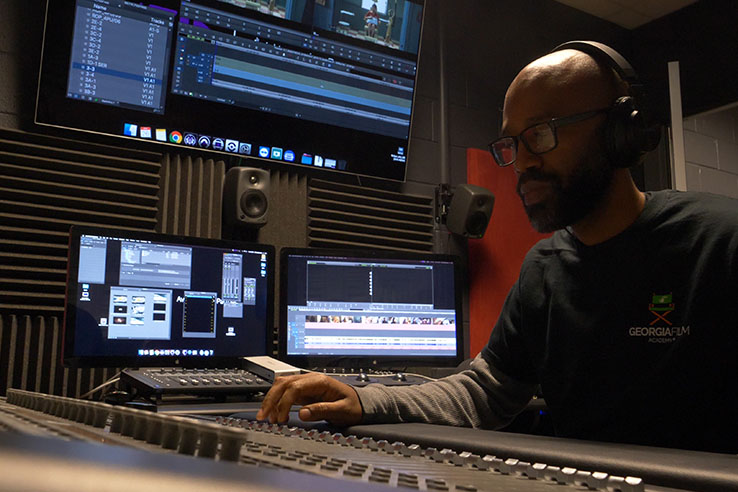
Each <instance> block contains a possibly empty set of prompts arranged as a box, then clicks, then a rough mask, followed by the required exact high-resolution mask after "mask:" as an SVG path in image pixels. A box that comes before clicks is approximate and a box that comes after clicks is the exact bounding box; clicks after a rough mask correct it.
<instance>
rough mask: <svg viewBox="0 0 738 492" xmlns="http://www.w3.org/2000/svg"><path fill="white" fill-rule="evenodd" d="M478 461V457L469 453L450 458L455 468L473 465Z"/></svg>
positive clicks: (463, 452)
mask: <svg viewBox="0 0 738 492" xmlns="http://www.w3.org/2000/svg"><path fill="white" fill-rule="evenodd" d="M478 459H479V455H477V454H472V453H471V452H470V451H462V452H461V453H459V454H457V455H456V456H452V457H451V463H453V464H454V465H456V466H464V465H471V464H474V463H475V462H476V461H477V460H478Z"/></svg>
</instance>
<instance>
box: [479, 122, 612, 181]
mask: <svg viewBox="0 0 738 492" xmlns="http://www.w3.org/2000/svg"><path fill="white" fill-rule="evenodd" d="M608 111H610V108H602V109H595V110H592V111H586V112H584V113H577V114H573V115H570V116H562V117H561V118H551V119H550V120H548V121H544V122H542V123H536V124H534V125H531V126H529V127H528V128H526V129H525V130H523V131H522V132H520V135H517V136H508V137H500V138H498V139H497V140H495V141H494V142H491V143H490V144H489V145H488V146H489V151H490V152H491V153H492V157H494V158H495V162H496V163H497V165H498V166H500V167H505V166H509V165H510V164H512V163H514V162H515V160H516V159H517V158H518V142H519V141H520V142H523V145H525V148H526V149H528V152H530V153H531V154H535V155H540V154H545V153H546V152H550V151H552V150H553V149H555V148H556V146H557V145H558V144H559V139H558V137H557V136H556V129H557V128H559V127H562V126H566V125H570V124H572V123H576V122H578V121H584V120H588V119H590V118H594V117H595V116H597V115H598V114H600V113H606V112H608Z"/></svg>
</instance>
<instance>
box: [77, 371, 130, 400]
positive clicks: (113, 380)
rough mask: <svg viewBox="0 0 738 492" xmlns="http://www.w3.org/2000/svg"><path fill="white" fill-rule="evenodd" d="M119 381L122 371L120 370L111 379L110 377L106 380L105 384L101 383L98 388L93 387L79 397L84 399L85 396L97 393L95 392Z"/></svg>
mask: <svg viewBox="0 0 738 492" xmlns="http://www.w3.org/2000/svg"><path fill="white" fill-rule="evenodd" d="M118 381H120V371H118V372H117V373H116V374H115V375H114V376H113V377H111V378H110V379H108V380H107V381H105V382H104V383H103V384H101V385H100V386H98V387H97V388H93V389H91V390H90V391H88V392H87V393H85V394H84V395H82V396H80V397H79V399H80V400H84V399H85V398H87V397H89V396H91V395H92V394H93V393H95V392H97V391H99V390H101V389H103V388H104V387H106V386H110V385H111V384H113V383H117V382H118Z"/></svg>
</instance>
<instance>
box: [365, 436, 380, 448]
mask: <svg viewBox="0 0 738 492" xmlns="http://www.w3.org/2000/svg"><path fill="white" fill-rule="evenodd" d="M361 445H362V446H363V447H365V448H369V449H371V450H375V449H377V441H375V440H374V439H373V438H371V437H362V438H361Z"/></svg>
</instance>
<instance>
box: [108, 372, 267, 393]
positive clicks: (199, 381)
mask: <svg viewBox="0 0 738 492" xmlns="http://www.w3.org/2000/svg"><path fill="white" fill-rule="evenodd" d="M121 381H123V382H124V383H128V384H130V385H132V386H133V387H135V388H136V389H137V390H138V391H139V392H141V393H142V394H145V395H150V394H155V395H163V394H189V395H212V394H229V395H235V394H244V393H257V392H261V391H268V390H269V388H271V384H270V383H269V382H267V381H265V380H264V379H263V378H261V377H260V376H257V375H256V374H254V373H251V372H248V371H245V370H243V369H183V368H170V367H148V368H141V369H124V370H123V372H121Z"/></svg>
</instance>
